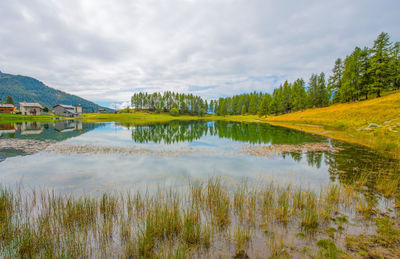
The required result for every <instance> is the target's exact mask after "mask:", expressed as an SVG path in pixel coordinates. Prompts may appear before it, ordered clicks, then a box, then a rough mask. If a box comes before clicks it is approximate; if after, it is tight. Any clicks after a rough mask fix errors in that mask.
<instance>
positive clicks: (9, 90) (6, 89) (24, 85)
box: [0, 71, 111, 112]
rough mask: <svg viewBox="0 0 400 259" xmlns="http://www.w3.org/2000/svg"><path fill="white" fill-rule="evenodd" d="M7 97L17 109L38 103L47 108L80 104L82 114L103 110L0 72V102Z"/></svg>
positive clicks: (34, 81) (30, 81) (63, 93)
mask: <svg viewBox="0 0 400 259" xmlns="http://www.w3.org/2000/svg"><path fill="white" fill-rule="evenodd" d="M7 96H11V97H12V98H13V100H14V103H15V104H16V106H17V107H18V103H19V102H38V103H40V104H41V105H43V106H47V107H49V108H52V107H53V106H54V105H56V104H69V105H78V104H80V105H82V107H83V108H84V112H97V111H98V110H99V108H104V107H101V106H99V105H97V104H95V103H93V102H91V101H88V100H85V99H83V98H80V97H78V96H76V95H72V94H68V93H65V92H63V91H60V90H56V89H54V88H51V87H48V86H46V85H45V84H43V83H42V82H40V81H39V80H36V79H34V78H32V77H28V76H21V75H11V74H5V73H2V72H1V71H0V101H2V102H3V101H5V100H6V98H7ZM105 109H106V110H109V111H111V109H108V108H105Z"/></svg>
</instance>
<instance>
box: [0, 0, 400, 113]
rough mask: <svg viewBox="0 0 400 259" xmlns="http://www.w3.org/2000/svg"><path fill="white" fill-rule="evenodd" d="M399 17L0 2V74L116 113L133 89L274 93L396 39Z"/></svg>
mask: <svg viewBox="0 0 400 259" xmlns="http://www.w3.org/2000/svg"><path fill="white" fill-rule="evenodd" d="M399 11H400V1H398V0H380V1H375V0H352V1H348V0H330V1H328V0H302V1H295V0H286V1H277V0H276V1H272V0H168V1H166V0H157V1H156V0H113V1H109V0H1V1H0V24H1V25H0V71H2V72H3V73H10V74H20V75H26V76H31V77H34V78H36V79H38V80H40V81H43V82H44V83H45V84H46V85H48V86H50V87H53V88H56V89H60V90H63V91H65V92H68V93H72V94H76V95H78V96H81V97H83V98H86V99H88V100H91V101H94V102H96V103H99V104H101V105H105V106H108V107H117V108H119V107H122V106H125V107H126V105H128V104H129V100H130V97H131V96H132V94H133V93H134V92H140V91H142V92H143V91H146V92H150V93H152V92H155V91H161V92H163V91H167V90H171V91H177V92H184V93H192V94H195V95H200V96H202V97H203V98H206V99H209V100H210V99H215V98H218V97H221V96H223V97H225V96H231V95H234V94H240V93H246V92H252V91H262V92H272V90H273V89H274V88H276V87H278V86H279V85H280V84H281V83H283V82H284V81H285V80H289V81H293V80H295V79H297V78H299V77H302V78H304V79H305V80H306V81H308V79H309V77H310V76H311V74H312V73H320V72H325V73H327V76H329V73H330V71H331V70H332V68H333V65H334V62H335V60H336V59H337V58H339V57H340V58H344V57H345V56H346V55H348V54H350V53H351V51H352V50H353V49H354V47H356V46H360V47H364V46H371V45H372V44H373V41H374V40H375V39H376V37H377V36H378V34H379V33H380V32H382V31H384V32H387V33H389V35H390V36H391V40H392V41H393V42H395V41H400V26H399V25H400V22H399V21H400V18H399ZM114 105H116V106H114Z"/></svg>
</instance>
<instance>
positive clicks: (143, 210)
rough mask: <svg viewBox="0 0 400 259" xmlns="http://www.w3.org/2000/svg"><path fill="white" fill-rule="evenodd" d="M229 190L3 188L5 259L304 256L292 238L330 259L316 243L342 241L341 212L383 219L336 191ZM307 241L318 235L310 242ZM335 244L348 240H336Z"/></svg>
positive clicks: (219, 186) (200, 186)
mask: <svg viewBox="0 0 400 259" xmlns="http://www.w3.org/2000/svg"><path fill="white" fill-rule="evenodd" d="M232 189H233V191H229V190H228V188H227V187H226V186H225V184H224V183H223V181H222V180H221V179H220V178H211V179H209V180H208V182H205V183H200V182H197V183H190V185H189V187H188V188H187V190H182V191H180V192H178V191H174V190H171V189H159V190H158V191H156V192H150V191H146V192H142V193H140V192H136V193H121V194H116V193H105V194H103V195H100V196H96V197H89V196H81V197H74V196H68V195H58V194H56V193H55V192H52V191H39V192H38V191H29V192H23V191H22V190H21V189H19V190H15V191H12V190H10V189H7V188H1V187H0V257H2V258H20V257H22V258H42V257H46V258H98V257H117V258H188V257H233V256H235V257H237V258H247V257H250V258H253V257H257V256H261V255H262V256H261V257H272V258H279V257H289V256H291V255H292V256H293V257H300V256H304V253H303V252H301V251H302V249H300V248H299V247H297V248H296V249H293V245H290V242H292V241H288V240H294V241H293V242H292V243H295V244H296V245H297V246H304V247H307V249H304V250H307V251H310V252H307V253H308V254H307V253H306V257H307V256H315V255H317V256H318V255H319V254H320V253H322V252H323V254H331V251H330V250H329V249H330V246H326V245H324V244H325V243H329V244H330V242H328V241H326V242H325V243H324V242H320V244H319V246H318V245H317V241H318V240H316V239H313V238H314V237H313V236H318V237H322V238H323V239H324V240H328V239H329V240H330V239H332V242H334V241H335V242H334V243H336V244H343V243H345V242H344V240H343V239H344V236H345V235H344V234H345V230H346V226H347V225H350V224H347V223H348V222H349V221H351V219H350V217H349V216H345V215H343V216H342V214H343V213H347V215H362V216H365V214H369V216H370V217H374V215H381V214H382V213H378V212H379V208H377V207H376V205H377V202H376V201H371V200H369V199H366V196H363V195H360V194H357V193H355V192H354V189H352V188H343V187H339V186H337V185H330V186H327V187H326V188H323V189H322V190H321V191H320V192H315V191H311V190H308V189H302V188H292V187H286V188H282V187H278V186H276V185H274V184H272V183H271V184H268V185H266V186H262V187H257V188H254V187H251V186H250V184H248V183H242V184H240V185H238V186H237V187H236V188H232ZM387 205H388V206H389V207H391V206H392V205H391V204H389V203H388V204H387ZM377 222H378V223H380V224H381V222H380V221H377ZM346 224H347V225H346ZM352 224H355V223H354V222H352ZM381 225H382V224H381ZM385 226H386V225H385ZM328 230H329V231H328ZM335 231H341V233H342V234H343V235H342V234H341V235H334V233H335ZM392 232H393V231H392ZM307 233H317V235H307V236H308V237H309V239H305V238H304V237H305V236H306V234H307ZM332 233H333V234H332ZM393 233H394V232H393ZM396 233H397V232H396ZM338 238H339V239H340V238H342V242H340V240H339V242H336V241H338V240H335V239H338ZM388 240H389V239H388ZM396 240H397V239H396ZM396 242H397V241H393V242H392V243H391V245H393V244H396ZM321 247H322V248H321ZM321 249H322V250H321ZM338 249H339V248H338ZM340 249H343V248H340ZM325 250H326V251H325ZM321 251H322V252H321ZM332 251H333V250H332ZM335 251H336V250H335ZM343 253H344V252H343ZM343 253H342V252H341V253H340V254H341V255H342V254H343ZM348 253H349V254H350V255H351V251H349V252H348Z"/></svg>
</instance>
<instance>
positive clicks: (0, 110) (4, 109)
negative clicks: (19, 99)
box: [0, 104, 15, 113]
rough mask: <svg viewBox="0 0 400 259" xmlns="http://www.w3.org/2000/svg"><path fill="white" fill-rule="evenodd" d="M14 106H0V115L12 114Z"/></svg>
mask: <svg viewBox="0 0 400 259" xmlns="http://www.w3.org/2000/svg"><path fill="white" fill-rule="evenodd" d="M14 111H15V106H14V105H13V104H0V113H13V112H14Z"/></svg>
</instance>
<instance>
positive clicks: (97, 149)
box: [45, 144, 196, 156]
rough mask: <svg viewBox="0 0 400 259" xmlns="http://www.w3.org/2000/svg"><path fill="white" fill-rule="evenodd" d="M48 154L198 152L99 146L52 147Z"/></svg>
mask: <svg viewBox="0 0 400 259" xmlns="http://www.w3.org/2000/svg"><path fill="white" fill-rule="evenodd" d="M45 151H46V152H54V153H58V154H63V155H67V154H103V155H109V154H119V155H129V156H133V155H155V156H179V155H194V154H195V153H196V152H195V150H193V149H192V148H188V149H184V150H152V149H146V148H140V147H112V146H97V145H65V144H62V145H52V146H49V147H48V148H46V150H45Z"/></svg>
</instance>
